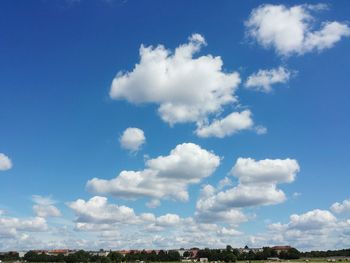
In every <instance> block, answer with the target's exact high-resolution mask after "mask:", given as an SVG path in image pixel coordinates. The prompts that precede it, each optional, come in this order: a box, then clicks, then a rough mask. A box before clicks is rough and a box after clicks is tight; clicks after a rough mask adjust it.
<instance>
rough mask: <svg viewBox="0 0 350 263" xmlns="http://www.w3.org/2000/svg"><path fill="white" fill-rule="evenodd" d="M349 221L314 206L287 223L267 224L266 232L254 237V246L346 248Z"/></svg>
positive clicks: (307, 248) (308, 248) (349, 226)
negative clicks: (339, 218)
mask: <svg viewBox="0 0 350 263" xmlns="http://www.w3.org/2000/svg"><path fill="white" fill-rule="evenodd" d="M349 230H350V220H343V221H339V220H337V218H336V217H335V216H334V215H333V214H332V213H331V212H330V211H327V210H321V209H314V210H311V211H307V212H306V213H303V214H293V215H291V216H290V219H289V222H287V223H286V224H282V223H273V224H270V225H268V229H267V232H265V233H261V234H256V235H255V236H253V237H252V238H251V241H252V242H251V245H252V246H253V245H254V246H263V245H266V244H269V245H278V244H293V246H295V247H298V248H302V249H306V250H325V249H329V248H334V249H337V248H339V249H340V248H343V247H347V246H348V244H349V243H350V239H349Z"/></svg>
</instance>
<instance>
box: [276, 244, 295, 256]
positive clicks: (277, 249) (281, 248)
mask: <svg viewBox="0 0 350 263" xmlns="http://www.w3.org/2000/svg"><path fill="white" fill-rule="evenodd" d="M291 248H292V247H291V246H274V247H272V249H273V250H275V251H276V252H277V254H278V255H279V254H280V253H281V252H282V251H285V252H287V251H288V250H289V249H291Z"/></svg>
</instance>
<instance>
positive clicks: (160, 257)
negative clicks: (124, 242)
mask: <svg viewBox="0 0 350 263" xmlns="http://www.w3.org/2000/svg"><path fill="white" fill-rule="evenodd" d="M23 259H24V260H26V261H28V262H67V263H73V262H82V263H87V262H98V263H116V262H125V261H127V262H135V261H148V262H149V261H154V262H156V261H168V262H170V261H180V260H181V258H180V254H179V252H177V251H164V250H160V251H159V253H156V252H155V251H152V252H151V253H147V252H146V251H145V250H143V251H140V252H131V253H130V254H126V255H125V256H123V255H122V254H120V253H118V252H110V253H109V254H108V256H98V255H93V254H91V253H89V252H86V251H84V250H79V251H77V252H75V253H72V254H69V255H64V254H57V255H47V254H45V253H36V252H35V251H29V252H27V253H26V254H25V255H24V258H23Z"/></svg>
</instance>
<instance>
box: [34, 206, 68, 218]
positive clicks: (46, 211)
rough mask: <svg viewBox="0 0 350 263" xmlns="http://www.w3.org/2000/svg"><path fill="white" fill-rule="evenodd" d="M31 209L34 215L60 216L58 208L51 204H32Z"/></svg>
mask: <svg viewBox="0 0 350 263" xmlns="http://www.w3.org/2000/svg"><path fill="white" fill-rule="evenodd" d="M33 211H34V212H35V214H36V216H39V217H58V216H61V212H60V210H58V208H57V207H55V206H53V205H48V206H44V205H34V206H33Z"/></svg>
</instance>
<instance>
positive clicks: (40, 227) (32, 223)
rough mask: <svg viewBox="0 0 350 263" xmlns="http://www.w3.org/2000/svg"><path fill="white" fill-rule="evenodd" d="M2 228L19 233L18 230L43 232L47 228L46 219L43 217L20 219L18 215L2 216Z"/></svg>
mask: <svg viewBox="0 0 350 263" xmlns="http://www.w3.org/2000/svg"><path fill="white" fill-rule="evenodd" d="M0 229H6V230H7V231H6V232H7V233H10V234H11V233H12V234H13V235H17V232H41V231H46V230H47V224H46V220H45V219H44V218H42V217H34V218H29V219H19V218H16V217H0Z"/></svg>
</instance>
